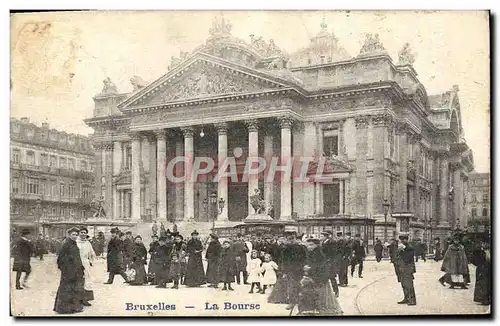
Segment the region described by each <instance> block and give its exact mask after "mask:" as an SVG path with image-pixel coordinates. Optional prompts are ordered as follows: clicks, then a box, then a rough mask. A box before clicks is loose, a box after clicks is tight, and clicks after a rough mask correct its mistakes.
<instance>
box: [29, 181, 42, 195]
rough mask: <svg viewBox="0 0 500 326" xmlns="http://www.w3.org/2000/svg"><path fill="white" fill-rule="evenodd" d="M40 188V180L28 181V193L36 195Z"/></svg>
mask: <svg viewBox="0 0 500 326" xmlns="http://www.w3.org/2000/svg"><path fill="white" fill-rule="evenodd" d="M39 187H40V181H39V180H38V179H36V178H30V177H28V178H27V179H26V193H28V194H35V195H36V194H38V193H39V192H38V191H39Z"/></svg>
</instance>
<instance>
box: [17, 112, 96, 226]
mask: <svg viewBox="0 0 500 326" xmlns="http://www.w3.org/2000/svg"><path fill="white" fill-rule="evenodd" d="M70 139H71V141H70ZM31 155H33V158H30V156H31ZM10 162H11V164H10V172H11V192H10V199H11V214H10V217H11V223H13V224H14V225H15V224H19V225H23V226H25V227H34V226H35V222H36V221H37V220H38V217H40V219H41V221H60V220H83V219H85V218H88V217H89V216H91V210H90V201H91V199H92V196H93V194H94V169H95V164H94V157H93V149H92V144H91V142H90V141H89V140H88V139H87V138H86V137H83V136H77V135H73V134H69V135H68V134H67V133H65V132H58V131H55V130H54V129H52V130H49V128H48V125H47V124H44V125H43V126H42V127H38V126H36V125H34V124H32V123H29V121H28V120H27V119H23V120H18V119H12V120H11V148H10ZM68 162H73V163H72V164H68ZM38 201H39V205H38V204H37V203H38Z"/></svg>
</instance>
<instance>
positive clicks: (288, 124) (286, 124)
mask: <svg viewBox="0 0 500 326" xmlns="http://www.w3.org/2000/svg"><path fill="white" fill-rule="evenodd" d="M278 122H279V124H280V128H281V129H291V128H292V124H293V123H294V119H293V118H292V117H290V116H288V115H284V116H281V117H278Z"/></svg>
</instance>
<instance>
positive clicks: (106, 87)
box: [99, 77, 118, 95]
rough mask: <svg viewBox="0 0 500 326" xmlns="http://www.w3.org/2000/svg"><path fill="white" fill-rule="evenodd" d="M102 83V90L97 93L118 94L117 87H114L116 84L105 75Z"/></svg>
mask: <svg viewBox="0 0 500 326" xmlns="http://www.w3.org/2000/svg"><path fill="white" fill-rule="evenodd" d="M102 83H103V86H102V91H101V93H100V94H99V95H109V94H118V89H117V88H116V85H115V84H114V83H113V82H112V81H111V78H109V77H106V79H104V80H103V81H102Z"/></svg>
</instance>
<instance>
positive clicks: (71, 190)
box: [68, 185, 75, 198]
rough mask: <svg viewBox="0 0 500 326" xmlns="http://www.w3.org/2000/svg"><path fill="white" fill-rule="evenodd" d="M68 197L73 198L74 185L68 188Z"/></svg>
mask: <svg viewBox="0 0 500 326" xmlns="http://www.w3.org/2000/svg"><path fill="white" fill-rule="evenodd" d="M68 196H69V198H73V197H75V185H69V186H68Z"/></svg>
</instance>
